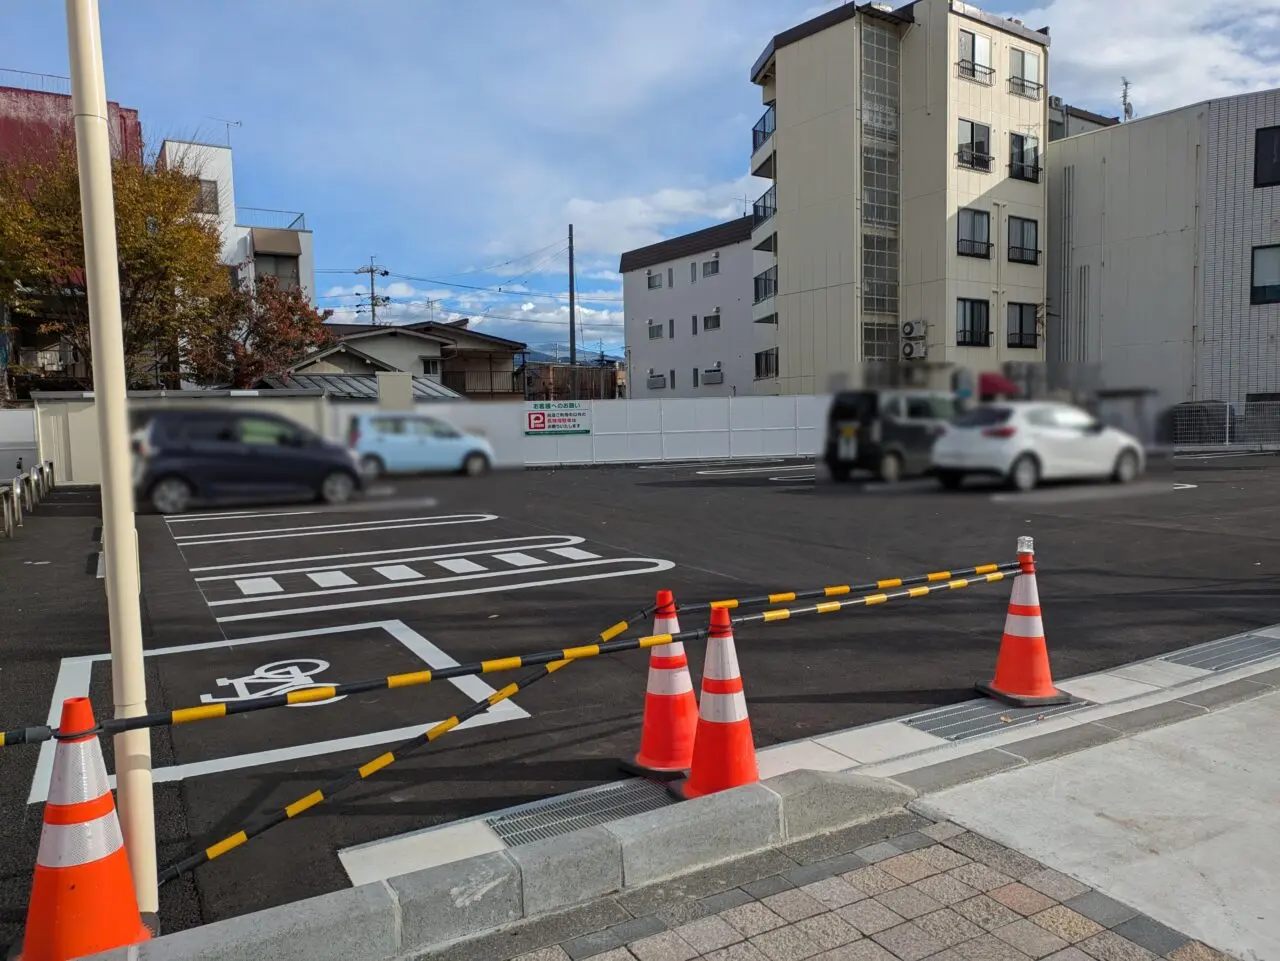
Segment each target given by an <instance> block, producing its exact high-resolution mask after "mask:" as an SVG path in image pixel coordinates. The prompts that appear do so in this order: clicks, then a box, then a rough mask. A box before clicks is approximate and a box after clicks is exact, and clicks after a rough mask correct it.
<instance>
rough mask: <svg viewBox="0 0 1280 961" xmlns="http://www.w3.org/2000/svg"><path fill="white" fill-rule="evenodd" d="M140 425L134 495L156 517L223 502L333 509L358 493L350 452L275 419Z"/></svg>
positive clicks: (154, 417)
mask: <svg viewBox="0 0 1280 961" xmlns="http://www.w3.org/2000/svg"><path fill="white" fill-rule="evenodd" d="M140 420H141V422H142V423H141V426H139V427H138V428H137V429H136V430H134V432H133V486H134V493H135V496H136V497H137V500H138V503H139V505H142V504H148V505H150V507H151V508H152V509H153V510H155V511H157V512H158V513H161V514H181V513H182V512H183V511H185V510H187V509H188V508H189V507H191V506H192V505H193V504H197V503H199V504H214V503H225V502H230V501H267V500H271V501H276V500H293V501H296V500H311V499H316V500H321V501H324V502H325V503H328V504H341V503H345V502H346V501H348V500H350V499H351V498H352V497H353V496H354V495H355V494H356V493H357V492H358V491H361V490H363V488H364V481H363V478H362V477H361V474H360V470H359V467H358V464H357V462H356V459H355V456H354V455H353V454H352V453H351V451H349V450H348V449H347V448H345V447H343V446H341V445H340V444H335V443H333V442H331V441H327V440H325V439H324V438H323V437H321V436H320V435H318V434H316V433H314V432H312V431H310V430H307V429H306V428H305V427H302V426H301V425H299V424H296V423H294V422H293V421H291V420H288V419H287V418H284V417H280V416H279V415H277V414H271V413H264V412H260V411H245V412H238V411H230V410H158V411H150V412H147V413H146V414H144V415H142V417H141V418H140Z"/></svg>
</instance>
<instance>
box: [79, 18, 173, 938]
mask: <svg viewBox="0 0 1280 961" xmlns="http://www.w3.org/2000/svg"><path fill="white" fill-rule="evenodd" d="M67 44H68V46H69V48H70V52H71V101H72V107H73V109H74V111H75V127H76V155H77V158H78V161H79V167H80V215H81V217H82V219H83V221H84V262H85V263H84V266H85V280H86V286H87V288H88V296H89V332H90V338H91V341H92V344H93V397H94V410H95V412H96V413H97V415H98V439H99V444H100V449H101V458H102V546H103V550H104V553H105V554H106V566H107V576H106V582H107V611H108V615H109V618H110V628H111V689H112V694H113V700H114V701H115V711H116V717H136V716H138V715H139V714H145V713H146V711H147V682H146V675H145V673H144V669H143V658H142V604H141V598H140V597H139V595H140V594H141V591H142V584H141V582H140V578H139V573H138V542H137V534H136V531H135V527H134V517H133V472H132V455H131V453H130V450H129V409H128V396H127V390H128V381H127V376H126V371H125V362H124V337H123V328H122V322H121V318H120V275H119V267H118V266H117V264H118V257H117V253H116V220H115V200H114V195H113V190H112V186H111V138H110V134H109V129H110V128H109V126H108V122H107V91H106V78H105V76H104V73H103V67H102V25H101V23H100V22H99V19H98V0H67ZM115 760H116V795H117V799H118V803H119V810H120V826H121V830H122V832H123V834H124V843H125V847H126V848H127V849H128V852H129V866H130V868H131V869H132V872H133V886H134V889H135V891H136V892H137V897H138V907H139V909H140V910H141V911H142V913H143V914H150V915H154V914H155V913H156V911H157V908H158V906H159V904H158V901H159V893H158V885H157V879H156V822H155V805H154V798H153V797H152V786H151V731H150V730H149V729H144V730H141V731H126V732H125V733H123V734H117V735H116V736H115Z"/></svg>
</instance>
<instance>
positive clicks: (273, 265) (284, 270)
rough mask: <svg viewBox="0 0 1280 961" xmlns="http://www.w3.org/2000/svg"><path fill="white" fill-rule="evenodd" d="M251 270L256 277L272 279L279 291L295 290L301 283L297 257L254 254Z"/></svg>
mask: <svg viewBox="0 0 1280 961" xmlns="http://www.w3.org/2000/svg"><path fill="white" fill-rule="evenodd" d="M253 270H254V274H255V275H256V276H258V277H274V278H275V279H276V284H277V285H278V286H279V287H280V289H281V290H297V289H298V287H299V285H300V283H301V277H300V274H299V270H298V258H297V257H290V256H288V255H285V254H256V255H254V258H253Z"/></svg>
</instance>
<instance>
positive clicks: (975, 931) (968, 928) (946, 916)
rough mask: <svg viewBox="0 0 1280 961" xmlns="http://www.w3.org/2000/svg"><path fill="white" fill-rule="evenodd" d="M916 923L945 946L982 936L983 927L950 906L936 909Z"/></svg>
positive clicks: (918, 919) (917, 919)
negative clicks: (939, 909) (957, 912)
mask: <svg viewBox="0 0 1280 961" xmlns="http://www.w3.org/2000/svg"><path fill="white" fill-rule="evenodd" d="M916 924H918V925H920V927H922V928H924V929H925V930H926V931H928V932H929V934H931V935H933V937H935V938H937V939H938V940H939V941H941V942H942V944H943V946H944V947H948V948H949V947H951V946H953V945H956V944H959V943H960V942H961V941H968V940H970V939H971V938H977V937H981V936H982V928H980V927H978V926H977V925H976V924H974V923H973V922H972V921H970V920H969V919H968V918H965V917H961V916H960V915H958V914H956V912H954V911H952V910H950V909H949V908H944V909H943V910H941V911H934V912H933V914H926V915H924V916H923V917H919V918H916Z"/></svg>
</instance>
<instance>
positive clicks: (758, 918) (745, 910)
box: [717, 901, 786, 938]
mask: <svg viewBox="0 0 1280 961" xmlns="http://www.w3.org/2000/svg"><path fill="white" fill-rule="evenodd" d="M717 917H719V918H722V919H723V920H725V921H727V922H728V923H729V924H730V925H732V926H733V927H734V928H735V929H736V930H738V931H740V932H741V933H742V934H744V935H746V936H747V937H748V938H752V937H755V936H756V935H757V934H764V933H765V932H766V931H772V930H773V929H774V928H780V927H782V926H783V925H784V924H786V922H785V921H783V920H782V918H780V917H778V916H777V915H776V914H774V913H773V912H772V911H770V910H769V909H768V908H766V907H765V906H764V905H763V904H761V903H759V902H758V901H752V902H751V903H750V904H740V905H738V906H737V907H736V908H730V909H729V910H728V911H721V912H720V913H719V914H718V915H717Z"/></svg>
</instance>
